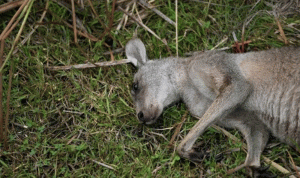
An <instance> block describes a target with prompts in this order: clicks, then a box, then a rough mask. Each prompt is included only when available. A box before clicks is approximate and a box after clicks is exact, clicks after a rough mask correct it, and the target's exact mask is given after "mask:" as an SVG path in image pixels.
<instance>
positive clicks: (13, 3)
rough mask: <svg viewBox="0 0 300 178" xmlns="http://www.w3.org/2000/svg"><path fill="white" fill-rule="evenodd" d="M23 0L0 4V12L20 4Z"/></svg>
mask: <svg viewBox="0 0 300 178" xmlns="http://www.w3.org/2000/svg"><path fill="white" fill-rule="evenodd" d="M23 2H24V0H19V1H13V2H8V3H5V4H2V5H1V6H0V14H1V13H4V12H6V11H9V10H11V9H14V8H16V7H18V6H20V5H22V4H23Z"/></svg>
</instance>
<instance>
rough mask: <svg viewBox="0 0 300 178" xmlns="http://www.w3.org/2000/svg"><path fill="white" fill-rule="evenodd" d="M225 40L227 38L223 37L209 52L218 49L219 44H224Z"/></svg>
mask: <svg viewBox="0 0 300 178" xmlns="http://www.w3.org/2000/svg"><path fill="white" fill-rule="evenodd" d="M227 40H228V37H227V36H225V37H224V38H223V40H222V41H220V42H219V43H218V44H217V45H216V46H215V47H213V48H211V50H215V49H216V48H217V47H219V46H220V45H221V44H223V43H225V42H226V41H227Z"/></svg>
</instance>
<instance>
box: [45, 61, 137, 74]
mask: <svg viewBox="0 0 300 178" xmlns="http://www.w3.org/2000/svg"><path fill="white" fill-rule="evenodd" d="M130 62H131V61H130V60H128V59H122V60H118V61H108V62H96V63H94V64H92V63H88V64H76V65H70V66H47V67H46V68H47V69H49V70H54V71H55V70H70V69H73V68H74V69H87V68H95V67H103V66H114V65H120V64H126V63H130Z"/></svg>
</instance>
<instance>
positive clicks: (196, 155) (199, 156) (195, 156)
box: [187, 150, 209, 163]
mask: <svg viewBox="0 0 300 178" xmlns="http://www.w3.org/2000/svg"><path fill="white" fill-rule="evenodd" d="M207 157H209V153H206V152H205V151H200V152H197V151H195V150H192V151H191V152H189V153H188V157H187V158H188V159H189V160H190V161H192V162H194V163H201V162H202V161H203V160H204V159H205V158H207Z"/></svg>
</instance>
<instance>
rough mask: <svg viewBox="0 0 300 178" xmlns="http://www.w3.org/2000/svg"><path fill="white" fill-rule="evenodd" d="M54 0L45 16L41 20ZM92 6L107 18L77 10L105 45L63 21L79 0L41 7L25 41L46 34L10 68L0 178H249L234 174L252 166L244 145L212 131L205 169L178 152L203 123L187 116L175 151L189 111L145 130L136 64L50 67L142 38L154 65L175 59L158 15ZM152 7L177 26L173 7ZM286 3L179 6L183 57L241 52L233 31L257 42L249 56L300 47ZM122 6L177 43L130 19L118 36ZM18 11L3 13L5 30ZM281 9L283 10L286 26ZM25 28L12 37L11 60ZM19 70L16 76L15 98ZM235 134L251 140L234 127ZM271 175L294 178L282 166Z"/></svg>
mask: <svg viewBox="0 0 300 178" xmlns="http://www.w3.org/2000/svg"><path fill="white" fill-rule="evenodd" d="M76 2H77V1H76ZM289 2H292V3H293V1H289ZM2 3H4V2H3V1H1V0H0V4H2ZM47 3H49V7H48V10H47V13H46V16H45V18H44V19H43V20H42V22H41V23H37V22H38V21H39V19H40V17H41V14H42V13H43V11H44V9H45V7H46V4H47ZM92 3H93V7H94V8H95V11H96V12H97V14H98V15H99V18H96V15H95V14H94V13H92V10H91V7H90V6H89V3H88V1H84V6H83V8H82V7H81V5H80V3H79V4H76V3H75V7H76V8H75V12H76V16H77V18H78V21H80V22H81V23H82V25H83V26H84V28H85V29H86V33H88V34H90V35H93V36H94V37H96V38H97V39H99V40H96V41H93V40H91V38H87V37H84V36H80V35H78V42H77V44H76V43H75V42H74V32H73V29H72V28H70V27H68V26H67V25H66V24H65V23H64V21H65V22H67V23H70V24H72V8H71V3H70V1H66V2H64V1H56V0H49V1H41V0H40V1H39V0H36V1H35V2H34V4H33V7H32V9H31V12H30V14H29V16H28V20H27V22H26V25H25V28H24V30H23V33H22V36H21V40H23V39H24V38H25V37H26V36H28V34H29V33H30V32H31V31H32V29H33V28H34V27H35V26H36V25H39V27H38V28H37V29H36V31H35V32H34V33H33V34H32V36H31V37H30V38H29V40H28V41H27V42H26V43H25V44H24V45H18V46H17V47H16V48H17V49H18V52H17V53H15V54H13V55H12V57H11V58H10V59H9V61H8V63H7V64H6V66H5V67H4V69H3V103H2V104H3V108H4V111H5V108H6V107H5V106H6V97H7V95H8V93H10V94H11V99H10V111H9V114H10V115H9V134H8V139H9V140H8V143H9V146H8V149H7V150H5V149H4V148H3V145H2V147H0V148H1V152H0V165H1V166H0V175H1V177H200V176H202V175H203V176H204V177H247V176H248V175H249V174H248V172H247V170H246V169H241V170H239V171H237V172H235V173H233V174H232V175H228V174H227V171H228V170H229V169H232V168H235V167H236V166H238V165H240V164H242V163H243V161H244V160H245V157H246V153H245V152H243V151H242V143H243V142H235V141H233V140H231V139H230V138H228V137H227V136H225V135H224V134H223V133H221V132H219V131H217V130H215V129H213V128H209V129H208V130H207V131H206V132H205V134H204V135H203V136H201V137H200V138H199V140H198V141H197V146H198V149H199V150H202V151H203V152H206V153H209V154H208V155H209V156H207V157H206V158H205V159H203V162H202V163H201V164H194V163H191V162H189V161H188V160H184V159H181V158H180V157H179V156H178V155H177V153H176V151H175V147H176V145H177V144H178V143H179V142H180V140H181V139H182V138H183V137H184V136H185V135H186V134H187V133H188V131H189V129H190V128H191V127H192V126H193V125H194V124H195V123H196V122H197V120H196V119H195V118H193V117H192V116H190V115H189V114H187V115H186V121H185V122H184V123H183V125H182V127H181V130H180V133H179V135H178V136H177V137H175V141H174V143H173V144H169V143H170V140H171V138H172V136H173V134H174V133H175V132H176V131H175V130H176V128H177V126H178V124H179V123H180V122H181V120H182V118H183V116H184V114H185V113H186V110H187V109H186V107H185V105H184V104H179V105H177V106H173V107H171V108H168V109H166V111H165V112H164V113H163V115H162V116H161V118H160V119H159V121H158V123H156V124H154V125H151V126H142V125H139V122H138V120H137V118H136V113H135V109H134V105H133V102H132V99H131V96H130V89H131V84H132V78H133V74H134V73H135V71H136V69H135V68H134V67H133V66H132V65H130V64H123V65H117V66H109V67H95V68H86V69H71V70H58V71H52V70H49V69H48V68H47V67H48V66H69V65H74V64H82V63H87V62H102V61H111V60H120V59H124V58H126V57H125V54H124V52H121V53H113V50H116V49H119V48H122V47H124V45H125V44H126V42H127V41H129V40H130V39H131V38H132V37H133V36H134V35H135V34H137V36H138V37H139V38H141V39H142V41H143V42H144V43H145V44H146V48H147V52H148V56H149V58H150V59H152V58H156V59H158V58H161V57H166V56H170V55H176V38H175V37H176V33H175V26H174V25H171V24H170V23H168V22H167V21H166V20H164V19H163V18H161V17H160V16H158V15H157V14H156V13H154V12H153V11H152V10H151V9H148V8H145V7H143V6H141V5H140V4H139V3H137V2H135V1H133V0H132V1H131V0H118V1H116V4H115V5H114V3H113V1H112V0H107V1H92ZM149 3H150V4H151V5H153V6H155V7H156V9H158V10H159V11H160V12H162V13H163V14H165V15H166V16H168V17H169V18H170V19H171V20H173V21H174V22H175V14H176V11H175V2H174V1H171V0H167V1H163V0H157V1H150V2H149ZM280 3H282V4H280ZM284 3H285V4H288V2H287V1H260V0H258V1H254V0H245V1H232V0H221V1H217V0H210V1H207V2H204V1H197V0H195V1H192V0H190V1H179V2H178V46H179V49H178V52H179V56H184V55H185V53H187V52H191V51H203V50H210V49H212V48H214V47H215V46H216V45H217V44H219V43H220V42H222V40H223V42H222V43H220V45H219V46H218V47H217V48H218V49H220V48H224V47H228V48H227V50H226V51H228V52H236V51H237V50H236V47H232V45H234V39H233V37H232V32H235V34H236V37H237V39H238V41H239V42H240V43H241V41H242V36H243V38H244V41H248V42H249V40H251V42H249V43H248V44H246V45H245V51H258V50H264V49H269V48H272V47H281V46H284V45H285V42H284V41H285V39H286V40H287V42H288V45H299V44H300V15H299V4H298V6H296V5H295V4H292V5H290V6H288V7H284ZM272 5H277V6H276V8H275V6H273V7H272ZM113 7H115V8H113ZM118 7H122V8H123V9H126V8H127V10H128V11H129V12H133V15H134V16H135V17H136V18H137V19H140V18H141V19H142V22H143V23H144V24H145V25H146V26H147V27H149V28H150V29H151V30H152V31H153V32H154V33H155V34H156V35H157V36H158V37H160V38H161V39H162V40H165V41H166V43H167V45H168V46H166V45H165V44H164V43H163V42H162V40H159V39H158V38H156V37H155V36H154V35H153V34H151V33H149V32H148V31H147V30H146V29H145V28H143V27H141V26H140V25H138V23H136V22H135V21H133V20H132V19H131V18H130V17H129V18H128V20H127V18H126V19H124V21H123V23H121V25H122V26H121V28H120V29H119V30H118V29H117V27H118V25H119V24H120V21H121V19H122V18H123V16H124V13H123V12H122V11H121V10H120V8H118ZM295 8H296V10H295ZM297 8H298V9H297ZM68 9H69V10H71V11H69V10H68ZM113 9H115V11H113ZM16 11H17V9H14V10H10V11H7V12H5V13H2V14H1V17H0V30H1V31H2V30H4V28H5V26H6V25H7V24H8V22H9V20H10V19H11V18H12V16H13V15H14V14H15V12H16ZM112 11H113V12H114V13H113V14H114V15H113V16H111V12H112ZM273 12H277V14H278V21H277V20H276V18H275V17H274V14H273ZM99 19H100V20H99ZM100 21H101V22H102V23H101V22H100ZM77 23H78V22H77ZM110 23H111V29H109V27H110ZM20 25H21V23H19V24H18V26H17V27H16V29H15V30H13V31H12V32H11V34H10V35H9V36H8V38H6V40H5V48H4V54H5V56H6V55H7V54H8V53H9V50H10V49H11V47H12V44H13V41H14V39H15V37H16V35H17V33H18V30H17V29H19V28H20ZM243 25H245V26H244V27H245V30H244V33H243V32H242V31H243V30H242V29H243ZM71 26H72V25H71ZM279 26H281V27H282V29H283V32H284V34H285V36H282V31H280V30H279ZM78 29H79V28H78ZM79 30H80V29H79ZM81 31H82V30H81ZM226 38H228V39H227V40H226ZM224 39H225V40H224ZM110 51H112V52H111V53H110ZM11 66H12V69H13V75H12V77H13V78H12V88H11V92H9V91H8V89H9V87H8V85H9V69H10V67H11ZM6 112H7V111H5V113H6ZM230 133H232V134H233V135H235V136H236V137H238V138H240V139H241V140H242V139H243V138H242V136H241V135H240V133H239V132H237V131H235V130H231V131H230ZM277 143H279V141H278V140H276V139H274V138H271V139H270V141H269V144H268V148H266V150H265V152H264V153H263V155H264V156H266V157H268V158H269V159H271V160H272V161H274V162H276V163H278V164H280V165H281V166H282V167H284V168H286V169H287V170H289V171H290V172H291V174H293V175H295V176H297V173H296V171H295V169H294V166H293V163H292V161H294V163H295V165H298V166H300V156H299V155H300V153H299V152H296V151H295V150H294V149H293V148H291V147H289V146H288V145H286V144H283V143H280V144H277ZM220 153H221V154H220ZM289 155H291V156H289ZM263 165H264V166H267V164H266V163H263ZM298 169H299V167H298ZM270 171H271V172H272V173H273V174H276V175H279V176H282V177H285V176H287V175H285V174H283V173H281V172H280V171H278V170H277V169H275V168H274V167H271V168H270ZM298 171H300V170H298ZM298 173H299V172H298Z"/></svg>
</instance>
